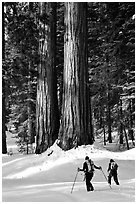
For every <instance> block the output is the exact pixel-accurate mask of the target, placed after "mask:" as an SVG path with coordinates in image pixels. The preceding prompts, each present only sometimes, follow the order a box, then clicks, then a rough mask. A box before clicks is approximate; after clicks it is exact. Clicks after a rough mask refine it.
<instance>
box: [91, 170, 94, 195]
mask: <svg viewBox="0 0 137 204" xmlns="http://www.w3.org/2000/svg"><path fill="white" fill-rule="evenodd" d="M92 177H93V172H92V173H90V191H93V190H94V187H93V185H92V183H91V180H92Z"/></svg>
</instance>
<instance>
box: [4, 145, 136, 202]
mask: <svg viewBox="0 0 137 204" xmlns="http://www.w3.org/2000/svg"><path fill="white" fill-rule="evenodd" d="M50 153H51V154H50ZM86 155H88V156H89V157H90V158H91V159H92V160H93V161H94V163H95V164H96V165H99V166H100V165H101V166H102V168H103V171H104V173H105V175H106V176H107V168H108V163H109V160H110V158H113V159H115V161H116V162H117V163H118V165H119V170H118V177H119V181H120V185H119V186H116V185H115V183H114V181H113V182H112V189H110V187H109V185H108V183H107V182H106V179H105V177H104V175H103V173H102V172H101V171H100V170H96V172H95V175H94V178H93V180H92V182H93V186H94V188H95V191H93V192H87V191H86V188H85V182H84V181H83V178H84V175H83V173H82V172H79V173H78V176H77V179H76V183H75V185H74V189H73V192H72V193H71V190H72V186H73V182H74V179H75V176H76V173H77V168H78V167H82V164H83V162H84V158H85V156H86ZM2 201H3V202H135V149H131V150H128V151H124V152H111V151H108V150H106V149H105V148H103V147H102V146H100V145H99V142H98V141H96V142H95V143H94V145H87V146H80V147H78V148H76V149H72V150H69V151H66V152H65V151H62V150H61V149H60V148H59V147H58V146H57V144H56V143H55V144H54V145H53V146H52V147H50V148H49V149H48V150H47V151H46V152H44V153H43V154H40V155H35V154H29V155H21V154H17V153H15V154H13V155H12V156H8V155H3V156H2Z"/></svg>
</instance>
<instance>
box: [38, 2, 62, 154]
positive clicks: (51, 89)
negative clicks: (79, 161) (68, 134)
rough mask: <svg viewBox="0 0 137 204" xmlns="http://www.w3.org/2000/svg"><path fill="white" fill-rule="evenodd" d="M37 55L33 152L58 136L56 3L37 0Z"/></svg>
mask: <svg viewBox="0 0 137 204" xmlns="http://www.w3.org/2000/svg"><path fill="white" fill-rule="evenodd" d="M39 9H40V16H39V56H40V62H39V66H38V75H39V76H38V82H37V104H36V106H37V107H36V124H37V126H36V153H39V152H43V151H45V150H46V149H47V148H48V147H49V146H51V145H52V144H53V143H54V142H55V140H56V139H57V137H58V131H59V111H58V101H57V79H56V67H55V65H56V61H55V55H56V3H44V2H42V3H39Z"/></svg>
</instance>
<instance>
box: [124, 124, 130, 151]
mask: <svg viewBox="0 0 137 204" xmlns="http://www.w3.org/2000/svg"><path fill="white" fill-rule="evenodd" d="M123 129H124V133H125V139H126V144H127V150H129V144H128V138H127V133H126V128H125V126H124V125H123Z"/></svg>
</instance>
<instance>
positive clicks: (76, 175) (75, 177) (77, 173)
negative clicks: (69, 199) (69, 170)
mask: <svg viewBox="0 0 137 204" xmlns="http://www.w3.org/2000/svg"><path fill="white" fill-rule="evenodd" d="M77 175H78V171H77V173H76V176H75V179H74V182H73V185H72V189H71V193H72V191H73V188H74V185H75V182H76V179H77Z"/></svg>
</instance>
